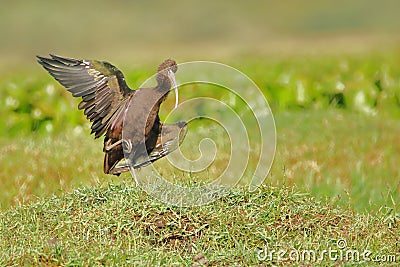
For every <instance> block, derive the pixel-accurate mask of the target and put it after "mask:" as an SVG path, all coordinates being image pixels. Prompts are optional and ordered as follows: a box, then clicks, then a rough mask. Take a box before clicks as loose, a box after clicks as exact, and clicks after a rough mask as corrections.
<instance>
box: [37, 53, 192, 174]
mask: <svg viewBox="0 0 400 267" xmlns="http://www.w3.org/2000/svg"><path fill="white" fill-rule="evenodd" d="M50 56H51V57H50V58H45V57H40V56H38V57H37V58H38V62H39V63H40V64H41V65H42V66H43V67H44V68H45V69H46V70H47V71H48V72H49V73H50V75H52V76H53V77H54V78H55V79H56V80H57V81H58V82H60V84H61V85H63V86H64V87H65V88H66V89H67V90H68V91H69V92H71V93H72V95H73V96H74V97H81V98H82V101H81V102H80V103H79V105H78V108H79V109H83V110H84V114H85V115H86V117H87V119H88V120H90V122H92V126H91V133H94V134H95V138H98V137H100V136H102V135H105V138H104V147H103V151H104V152H105V157H104V172H105V173H109V174H115V175H119V174H120V173H121V172H125V171H128V170H129V164H131V166H132V167H133V168H139V167H142V166H144V165H147V164H149V163H151V162H154V161H155V160H157V159H159V158H162V157H163V156H165V155H167V154H169V153H170V152H172V151H173V150H175V149H176V148H177V147H178V146H179V144H180V143H181V142H182V140H183V138H184V135H185V133H186V130H187V125H186V123H185V122H179V123H175V124H163V123H161V122H160V118H159V116H158V113H159V109H160V105H161V103H162V102H163V101H164V100H165V99H166V97H167V95H168V93H169V91H170V90H171V86H172V87H174V89H175V90H177V88H176V82H175V77H174V73H175V72H176V71H177V65H176V63H175V61H174V60H172V59H167V60H165V61H164V62H163V63H162V64H161V65H160V66H159V67H158V72H157V76H156V80H157V86H155V87H154V88H139V89H137V90H131V89H130V88H129V87H128V86H127V84H126V82H125V78H124V76H123V74H122V72H121V71H120V70H118V69H117V68H116V67H114V66H113V65H111V64H110V63H108V62H102V61H95V60H81V59H72V58H64V57H60V56H56V55H50ZM176 93H177V92H176ZM124 118H125V122H127V123H128V124H129V127H123V126H124V125H123V124H124ZM123 129H124V136H125V137H124V138H126V137H129V138H128V139H129V140H128V139H127V140H124V142H123V141H122V138H123V136H122V132H123V131H122V130H123ZM162 131H163V132H164V133H167V134H165V135H164V136H163V137H162V138H161V132H162ZM123 144H124V145H125V152H126V151H127V150H129V164H128V162H127V161H126V159H125V157H124V149H123ZM127 146H128V147H127ZM141 147H145V149H141ZM143 150H145V151H143ZM124 160H125V161H124ZM135 179H136V178H135Z"/></svg>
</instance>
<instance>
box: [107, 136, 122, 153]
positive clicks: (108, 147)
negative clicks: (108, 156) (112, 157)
mask: <svg viewBox="0 0 400 267" xmlns="http://www.w3.org/2000/svg"><path fill="white" fill-rule="evenodd" d="M121 143H122V139H121V140H118V141H117V142H115V143H114V144H111V145H109V146H106V147H105V149H106V151H110V150H111V149H113V148H114V147H116V146H118V145H119V144H121Z"/></svg>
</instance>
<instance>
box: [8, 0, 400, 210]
mask: <svg viewBox="0 0 400 267" xmlns="http://www.w3.org/2000/svg"><path fill="white" fill-rule="evenodd" d="M93 5H94V2H92V1H85V2H79V1H69V2H68V3H66V2H64V3H62V4H61V3H57V2H51V1H46V2H43V4H41V5H38V4H37V3H33V2H20V1H14V2H9V3H6V4H3V7H2V8H1V9H0V32H1V34H2V41H1V43H0V56H1V61H0V99H1V105H0V112H1V114H2V116H1V118H0V145H1V147H0V167H1V168H0V187H1V188H3V189H5V190H2V191H1V192H0V206H1V208H2V209H6V208H8V207H10V206H12V205H15V204H18V203H26V202H27V201H30V200H32V199H35V198H37V197H41V196H49V195H51V194H53V193H60V192H65V191H69V190H70V189H71V188H75V187H78V186H82V185H97V186H100V185H102V184H104V183H108V182H111V183H120V182H121V181H124V180H126V179H130V178H129V175H126V176H124V177H122V178H115V177H111V176H106V175H104V174H103V173H102V171H101V170H102V157H103V155H102V151H101V147H102V140H93V137H92V136H89V124H88V122H87V121H86V120H85V118H84V116H83V114H82V112H80V111H78V110H77V101H75V100H74V99H73V98H72V97H71V96H70V95H69V93H67V92H65V90H64V89H63V88H61V87H60V86H59V85H58V84H57V83H56V82H55V81H54V80H53V79H52V78H51V77H49V76H48V75H47V74H46V73H45V72H44V71H43V70H42V69H41V68H40V67H39V66H38V65H37V64H36V62H35V58H34V56H35V55H36V54H42V55H46V54H48V53H56V54H60V55H64V56H71V57H78V58H79V57H80V58H93V59H100V60H107V61H110V62H112V63H113V64H115V65H116V66H118V67H119V68H120V69H121V70H122V71H123V72H124V74H125V75H126V79H127V81H128V84H129V85H130V86H131V87H132V88H137V86H139V85H140V84H141V83H142V82H143V81H144V80H145V79H146V78H148V77H149V76H150V75H152V74H154V71H155V66H156V65H157V64H158V63H159V62H161V60H163V59H164V58H167V57H173V58H175V59H176V60H177V61H178V62H185V61H191V60H213V61H220V62H223V63H226V64H229V65H231V66H233V67H235V68H237V69H239V70H240V71H243V72H244V73H245V74H247V75H248V76H249V77H250V78H251V79H253V80H254V81H255V83H256V84H257V85H258V86H259V87H260V89H261V90H262V92H263V93H264V94H265V96H266V97H267V99H268V101H269V104H270V106H271V108H272V111H273V112H274V115H275V120H276V125H277V134H278V146H277V154H276V157H275V162H274V165H273V167H272V170H271V173H270V175H269V176H268V177H267V179H266V183H267V184H272V185H278V186H279V185H289V186H293V187H298V188H300V190H302V191H309V192H311V193H312V194H313V195H315V196H317V197H319V198H322V199H327V200H328V201H332V202H335V203H339V204H341V205H349V206H351V207H352V208H355V209H357V210H362V211H363V210H366V209H367V210H369V209H378V208H379V207H380V206H382V205H392V206H393V205H397V203H398V202H399V192H400V187H399V183H400V171H399V168H398V166H400V162H399V161H400V158H399V151H400V147H399V144H398V142H397V139H398V132H399V130H400V129H399V128H400V124H399V122H398V121H399V117H400V66H399V62H400V48H399V46H398V45H399V43H400V42H399V40H400V39H399V30H400V23H399V22H400V20H399V18H398V16H397V10H399V8H400V2H398V1H390V0H387V1H351V2H349V1H343V0H342V1H336V2H335V3H334V4H332V3H325V2H321V1H308V2H307V4H305V3H303V2H300V1H294V2H293V3H291V4H290V5H288V4H287V3H283V2H279V1H254V2H253V1H251V2H248V3H247V2H246V3H244V2H243V3H239V4H230V5H226V4H225V3H222V2H215V3H202V4H201V5H200V4H198V3H197V2H196V1H175V2H174V4H173V5H171V4H170V3H167V2H163V1H159V2H157V5H153V4H150V3H147V2H138V3H134V2H131V1H119V2H116V3H112V4H111V3H109V2H107V1H97V2H96V4H95V5H96V10H98V11H96V12H94V11H93ZM102 12H103V13H102ZM99 14H107V15H106V17H104V16H102V15H99ZM185 92H187V94H186V95H183V96H182V99H183V100H184V99H189V98H191V97H192V96H193V95H191V93H190V91H185ZM207 93H208V94H210V92H207ZM214 97H215V98H217V99H221V100H223V101H228V100H229V99H228V100H227V98H226V96H224V95H219V94H218V93H215V95H214ZM170 104H171V103H169V102H168V103H166V105H165V107H164V108H163V109H164V111H163V113H162V114H161V115H162V116H165V114H166V113H165V112H166V110H167V109H168V107H169V106H170ZM235 108H236V110H237V111H238V112H240V111H241V109H242V108H243V107H242V106H240V104H238V106H236V107H235ZM160 164H161V166H163V164H165V163H163V162H161V163H160ZM214 169H215V168H214ZM213 171H214V172H218V170H213V169H210V172H211V174H212V173H213ZM182 179H194V180H200V181H201V180H202V179H204V177H202V175H199V176H195V177H189V178H188V177H186V178H182Z"/></svg>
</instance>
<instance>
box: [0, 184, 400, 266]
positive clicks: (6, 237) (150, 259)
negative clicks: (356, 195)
mask: <svg viewBox="0 0 400 267" xmlns="http://www.w3.org/2000/svg"><path fill="white" fill-rule="evenodd" d="M396 216H397V217H396ZM0 218H1V219H0V265H15V266H22V265H42V266H59V265H61V266H94V265H106V266H110V265H115V264H126V265H131V266H132V265H133V266H157V265H166V266H172V265H179V266H182V265H184V266H220V265H229V266H233V265H240V266H250V265H262V264H265V265H270V264H278V265H287V264H299V265H303V264H313V265H314V264H322V265H335V264H342V263H346V264H357V263H358V264H359V263H360V262H362V261H364V263H365V258H363V257H362V255H363V254H362V253H363V252H364V251H365V250H367V251H369V252H370V253H369V254H368V259H367V260H369V262H366V264H368V265H371V264H373V263H374V262H373V261H378V260H379V261H380V263H382V262H383V261H386V262H385V263H384V264H395V262H393V261H396V260H397V263H398V261H399V260H400V244H399V240H400V231H399V217H398V214H397V215H396V210H395V208H388V207H386V208H382V209H380V210H379V211H378V212H376V213H375V214H358V213H355V212H354V211H353V210H352V209H350V208H349V209H346V208H339V207H336V205H331V204H326V203H323V202H319V201H316V200H315V199H314V198H313V197H310V196H309V195H306V194H301V193H298V192H295V191H293V189H288V188H273V187H263V188H260V190H259V191H258V192H255V193H249V192H246V191H244V190H242V189H235V190H233V191H231V192H230V193H229V194H228V196H226V197H225V198H223V199H220V200H218V201H216V202H214V203H212V204H210V205H207V206H201V207H194V208H177V207H170V206H167V205H165V204H162V203H159V202H157V201H156V200H154V199H153V198H152V197H151V196H148V195H147V194H146V193H144V192H143V191H141V190H140V189H137V188H135V187H132V185H129V184H123V185H111V184H110V185H108V186H106V187H103V188H89V187H88V188H82V189H79V190H75V191H73V192H71V193H68V194H65V195H63V196H61V197H56V196H54V197H52V198H47V199H41V200H39V201H38V202H36V203H31V204H29V205H24V206H19V207H14V208H12V209H9V210H7V211H5V212H3V213H2V214H1V217H0ZM330 249H331V250H336V251H337V252H338V253H337V255H336V256H337V257H336V260H335V259H332V258H330V257H329V255H328V254H325V255H324V254H323V252H322V251H323V250H330ZM272 250H275V251H278V250H282V251H284V252H286V254H284V255H282V256H283V257H282V258H278V254H276V253H274V252H272ZM293 251H296V252H297V253H298V254H296V255H297V256H298V257H297V258H296V257H295V254H293ZM310 251H314V252H315V258H313V257H314V256H313V254H312V252H310ZM348 251H350V253H347V252H348ZM354 251H357V253H359V254H358V256H359V258H357V257H356V256H357V255H356V254H352V253H353V252H354ZM268 253H270V254H268ZM271 253H272V254H271ZM310 253H311V254H310ZM340 253H341V254H340ZM354 253H355V252H354ZM268 255H269V256H270V257H267V256H268ZM302 255H303V256H302ZM352 255H353V256H352ZM375 263H376V262H375ZM378 263H379V262H378Z"/></svg>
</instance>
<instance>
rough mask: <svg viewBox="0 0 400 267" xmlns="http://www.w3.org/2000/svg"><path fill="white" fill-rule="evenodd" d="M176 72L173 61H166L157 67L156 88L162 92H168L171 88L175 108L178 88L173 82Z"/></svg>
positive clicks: (176, 68) (176, 67)
mask: <svg viewBox="0 0 400 267" xmlns="http://www.w3.org/2000/svg"><path fill="white" fill-rule="evenodd" d="M177 70H178V66H177V65H176V62H175V60H173V59H167V60H165V61H164V62H163V63H161V64H160V66H158V69H157V76H156V79H157V87H158V88H159V89H161V90H162V91H169V90H170V89H171V87H172V88H173V89H174V90H175V97H176V98H175V100H176V101H175V108H176V107H177V106H178V87H177V84H176V80H175V73H176V71H177Z"/></svg>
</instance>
